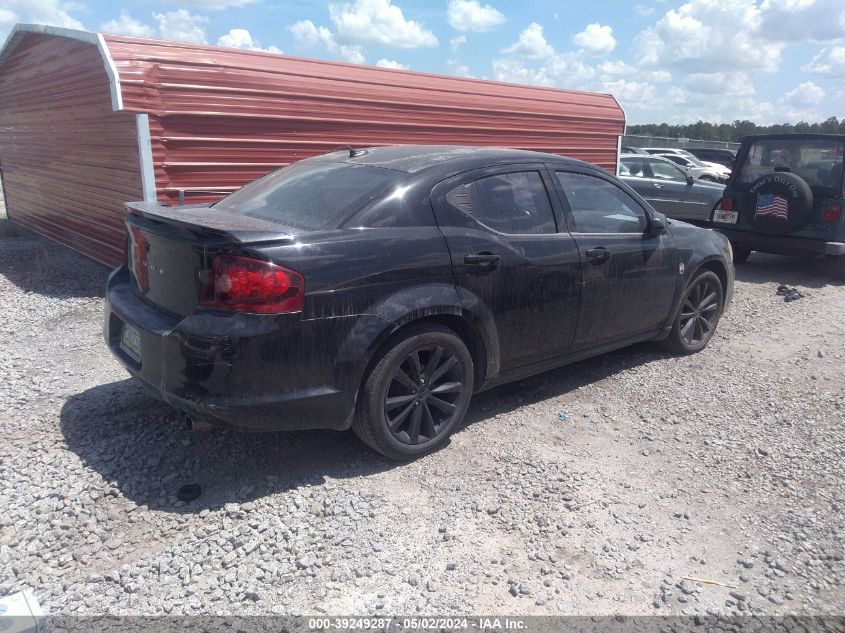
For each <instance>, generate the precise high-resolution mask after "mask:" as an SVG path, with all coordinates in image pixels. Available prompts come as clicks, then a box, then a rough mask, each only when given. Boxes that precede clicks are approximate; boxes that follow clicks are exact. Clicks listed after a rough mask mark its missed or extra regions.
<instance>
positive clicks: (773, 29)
mask: <svg viewBox="0 0 845 633" xmlns="http://www.w3.org/2000/svg"><path fill="white" fill-rule="evenodd" d="M760 14H761V16H762V24H761V32H762V33H766V34H768V36H769V37H774V38H776V39H778V40H781V41H796V42H800V41H806V40H816V41H827V40H834V39H838V38H841V37H845V4H843V2H842V0H763V2H762V3H761V5H760Z"/></svg>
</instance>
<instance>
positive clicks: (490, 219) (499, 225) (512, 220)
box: [446, 171, 557, 235]
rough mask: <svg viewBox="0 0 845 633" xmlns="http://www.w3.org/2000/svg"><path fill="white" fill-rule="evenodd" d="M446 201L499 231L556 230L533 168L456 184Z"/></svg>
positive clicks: (532, 231) (523, 232)
mask: <svg viewBox="0 0 845 633" xmlns="http://www.w3.org/2000/svg"><path fill="white" fill-rule="evenodd" d="M446 202H448V203H449V204H450V205H451V206H453V207H454V208H456V209H458V210H460V211H463V212H464V213H466V214H467V215H470V216H472V217H473V218H475V219H476V220H477V221H478V222H480V223H481V224H483V225H485V226H487V227H488V228H491V229H493V230H494V231H497V232H499V233H508V234H512V235H518V234H536V233H555V232H556V231H557V227H556V225H555V218H554V213H553V212H552V205H551V203H550V202H549V194H548V192H547V191H546V186H545V185H544V184H543V178H542V177H541V176H540V173H539V172H536V171H520V172H512V173H506V174H497V175H495V176H486V177H484V178H480V179H478V180H474V181H472V182H469V183H465V184H462V185H458V186H457V187H455V188H454V189H452V190H451V191H450V192H449V193H447V194H446Z"/></svg>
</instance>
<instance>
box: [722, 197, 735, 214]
mask: <svg viewBox="0 0 845 633" xmlns="http://www.w3.org/2000/svg"><path fill="white" fill-rule="evenodd" d="M719 208H720V209H721V210H722V211H733V210H734V199H733V198H731V197H730V196H725V197H724V198H722V202H721V204H720V205H719Z"/></svg>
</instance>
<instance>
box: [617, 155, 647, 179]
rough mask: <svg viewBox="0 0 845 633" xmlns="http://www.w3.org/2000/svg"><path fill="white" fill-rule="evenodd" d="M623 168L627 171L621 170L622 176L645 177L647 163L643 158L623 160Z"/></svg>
mask: <svg viewBox="0 0 845 633" xmlns="http://www.w3.org/2000/svg"><path fill="white" fill-rule="evenodd" d="M621 167H622V169H624V170H626V171H621V170H620V174H621V175H624V176H639V177H640V178H644V177H645V161H644V160H643V159H642V158H623V159H622V164H621Z"/></svg>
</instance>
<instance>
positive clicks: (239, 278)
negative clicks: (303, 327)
mask: <svg viewBox="0 0 845 633" xmlns="http://www.w3.org/2000/svg"><path fill="white" fill-rule="evenodd" d="M304 295H305V280H304V279H303V277H302V275H300V274H299V273H298V272H296V271H295V270H289V269H287V268H283V267H282V266H277V265H276V264H271V263H270V262H265V261H261V260H260V259H253V258H251V257H241V256H238V255H218V256H217V257H215V258H214V263H213V264H212V266H211V275H210V277H209V279H208V283H207V284H206V288H205V292H204V293H203V298H202V300H201V301H200V304H201V305H203V306H206V307H210V308H222V309H225V310H235V311H237V312H257V313H260V314H279V313H282V312H301V311H302V299H303V297H304Z"/></svg>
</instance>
